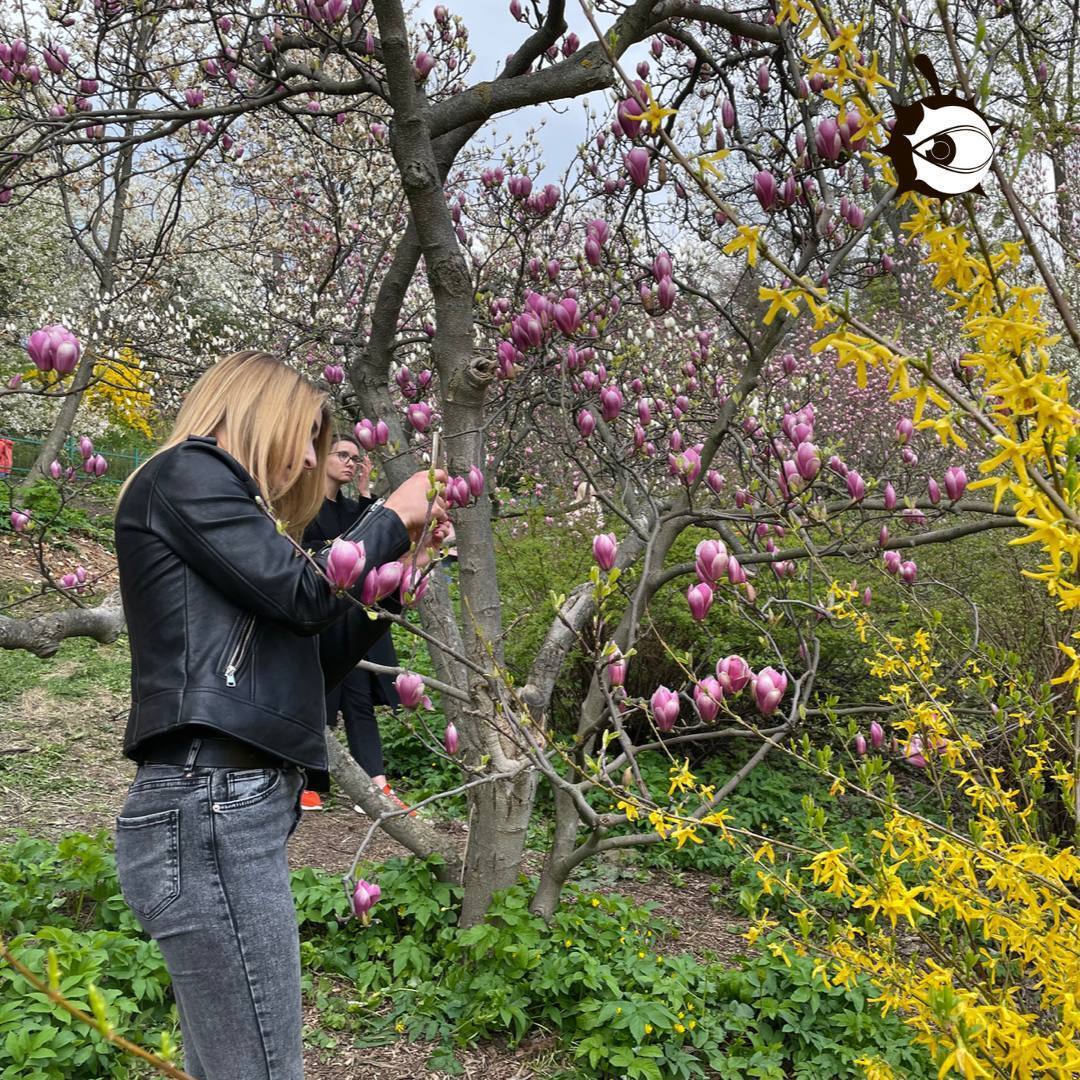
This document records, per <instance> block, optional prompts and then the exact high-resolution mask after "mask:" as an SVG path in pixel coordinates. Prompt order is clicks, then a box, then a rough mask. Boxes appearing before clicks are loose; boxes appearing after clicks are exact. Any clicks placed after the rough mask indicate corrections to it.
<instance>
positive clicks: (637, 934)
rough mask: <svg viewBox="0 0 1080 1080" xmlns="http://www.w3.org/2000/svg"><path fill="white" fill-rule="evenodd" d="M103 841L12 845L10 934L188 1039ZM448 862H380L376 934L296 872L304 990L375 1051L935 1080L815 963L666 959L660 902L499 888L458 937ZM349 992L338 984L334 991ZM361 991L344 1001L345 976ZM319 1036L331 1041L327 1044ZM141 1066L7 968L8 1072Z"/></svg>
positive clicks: (583, 1069)
mask: <svg viewBox="0 0 1080 1080" xmlns="http://www.w3.org/2000/svg"><path fill="white" fill-rule="evenodd" d="M110 846H111V845H110V840H109V837H108V835H107V834H106V833H104V832H102V833H99V834H98V835H97V836H95V837H89V836H84V835H78V834H77V835H73V836H69V837H65V838H64V839H63V840H62V841H61V842H60V843H59V844H56V845H51V844H48V843H46V842H44V841H40V840H31V839H27V838H25V837H24V838H20V839H19V840H17V841H15V842H14V843H13V844H11V845H8V846H7V847H5V848H2V849H0V885H2V886H3V888H2V890H0V897H2V899H0V923H2V924H3V925H4V926H5V927H7V928H10V929H11V930H13V931H15V937H14V938H13V939H12V940H11V941H10V943H9V944H10V945H11V946H12V948H13V951H15V953H16V955H18V956H19V957H20V959H22V960H23V962H25V963H26V964H27V965H28V966H30V967H31V968H33V969H35V970H37V971H39V972H40V971H42V970H43V969H44V968H45V966H46V962H47V951H48V949H50V948H52V949H54V950H55V951H56V954H57V958H58V960H59V964H60V970H61V986H62V988H63V990H64V993H65V994H66V995H67V996H68V997H69V998H70V999H71V1000H73V1001H75V1002H76V1003H79V1004H81V1005H83V1006H84V1007H85V1006H86V1005H87V1004H88V1002H87V998H88V986H89V984H90V983H91V982H93V983H94V984H95V985H97V986H98V987H99V988H100V990H101V993H102V996H103V998H104V1000H105V1002H106V1006H107V1008H108V1010H109V1014H110V1018H111V1020H112V1021H113V1022H114V1023H115V1024H116V1025H117V1027H118V1029H119V1030H120V1031H121V1032H122V1033H124V1034H125V1035H127V1036H129V1037H130V1036H131V1035H132V1034H133V1033H135V1032H142V1033H146V1032H148V1031H153V1030H160V1029H165V1030H166V1031H167V1032H168V1033H169V1035H170V1037H172V1036H173V1035H175V1034H176V1031H175V1028H176V1022H175V1013H174V1011H173V1009H172V1008H171V1006H170V1004H169V994H168V992H167V987H168V976H167V973H166V971H165V968H164V964H163V962H162V960H161V956H160V953H159V952H158V950H157V946H156V945H154V944H153V943H151V942H150V941H148V940H147V939H146V938H145V936H144V935H143V934H142V933H141V931H140V930H139V928H138V926H137V924H136V923H135V921H134V919H133V917H132V916H131V914H130V912H129V911H128V910H127V908H126V906H125V905H124V903H123V901H122V899H121V898H120V896H119V889H118V886H117V881H116V874H115V866H114V864H113V860H112V855H111V851H110ZM435 869H436V864H435V861H434V860H433V861H430V862H427V863H425V862H421V861H419V860H401V859H392V860H390V861H389V862H387V863H385V864H383V865H382V866H379V867H376V868H374V869H372V868H368V869H367V874H368V876H369V877H375V878H376V879H377V880H378V882H379V884H380V887H381V888H382V894H383V895H382V900H381V901H380V902H379V904H378V905H376V907H375V909H374V911H373V913H372V914H373V919H372V921H371V923H370V925H368V926H363V925H361V924H360V923H359V922H358V921H357V920H356V919H353V918H350V917H347V903H346V898H345V894H344V891H343V889H342V885H341V882H340V880H339V879H337V878H335V877H332V876H331V875H329V874H326V873H322V872H320V871H316V870H310V869H308V870H301V871H298V872H296V873H294V874H293V892H294V897H295V900H296V908H297V919H298V922H299V926H300V935H301V957H302V962H303V965H304V985H305V990H306V991H307V992H308V993H309V994H313V995H314V997H315V1000H316V1002H317V1003H320V1008H323V1009H325V1012H324V1016H325V1019H326V1026H327V1027H329V1028H330V1029H341V1028H344V1029H347V1030H349V1032H350V1033H351V1034H353V1035H354V1036H355V1037H356V1038H357V1041H359V1042H362V1043H372V1042H386V1041H389V1040H391V1039H393V1038H395V1037H398V1036H399V1035H402V1034H404V1035H407V1036H409V1037H411V1038H417V1039H427V1040H435V1041H437V1043H438V1044H439V1049H438V1050H437V1051H436V1052H435V1054H434V1055H433V1057H432V1061H431V1065H432V1067H433V1068H434V1067H438V1068H441V1069H448V1070H450V1071H460V1068H461V1067H460V1065H459V1064H458V1063H457V1061H456V1058H455V1055H454V1049H455V1047H460V1046H464V1045H467V1044H469V1043H471V1042H474V1041H476V1040H481V1039H489V1038H493V1037H507V1038H508V1039H509V1041H510V1042H511V1043H512V1044H516V1043H517V1042H519V1041H520V1040H521V1039H522V1038H524V1036H525V1035H527V1034H528V1033H530V1032H534V1031H550V1032H555V1033H556V1034H557V1035H558V1037H559V1040H560V1042H561V1044H562V1046H563V1047H564V1049H565V1051H566V1052H567V1053H568V1054H572V1055H573V1057H574V1058H575V1060H576V1061H577V1068H576V1075H577V1076H579V1077H583V1078H590V1077H593V1078H598V1080H599V1078H615V1077H619V1078H622V1077H627V1078H632V1080H667V1078H669V1077H674V1078H692V1077H705V1076H719V1077H731V1078H735V1077H759V1078H763V1080H780V1078H784V1077H806V1078H807V1080H809V1078H814V1080H817V1078H820V1077H824V1076H829V1077H852V1078H854V1077H856V1076H860V1075H861V1071H860V1070H859V1069H858V1068H857V1066H856V1065H855V1061H856V1060H857V1059H858V1058H860V1057H862V1056H865V1055H867V1054H869V1053H872V1054H873V1055H875V1056H878V1057H881V1058H883V1059H884V1060H886V1061H888V1062H889V1063H891V1064H892V1065H893V1066H894V1067H896V1068H897V1069H901V1070H903V1073H904V1075H906V1076H907V1077H909V1078H910V1080H917V1078H920V1077H924V1076H927V1077H929V1076H931V1075H933V1074H932V1071H931V1067H930V1065H929V1063H928V1060H927V1059H926V1057H925V1054H924V1053H923V1052H922V1051H921V1050H918V1049H915V1048H912V1047H911V1046H910V1045H909V1043H908V1038H907V1033H906V1029H905V1027H904V1024H903V1022H902V1021H901V1020H900V1019H898V1018H897V1017H895V1016H888V1017H885V1018H882V1017H881V1015H880V1013H879V1011H878V1009H877V1008H876V1007H875V1006H873V1005H872V1004H870V1002H869V998H870V996H872V995H871V988H870V987H869V986H868V985H867V984H865V983H860V984H859V985H857V986H856V987H855V988H853V989H850V990H845V989H843V988H839V987H825V986H824V985H823V984H822V983H821V982H820V981H819V980H817V979H816V978H815V977H814V975H813V973H812V967H813V965H812V961H811V960H809V959H806V958H799V957H787V958H786V960H785V959H784V958H778V957H774V956H773V955H772V954H771V953H770V952H768V951H761V952H758V953H755V954H754V955H753V956H752V957H750V958H749V959H745V960H742V961H740V962H739V963H738V964H737V966H735V967H734V968H732V967H730V966H725V965H724V964H722V963H720V962H717V961H715V960H711V959H706V960H704V961H698V960H696V959H695V958H694V957H692V956H690V955H687V954H678V953H674V954H673V953H671V952H670V951H669V950H667V949H666V948H665V949H663V950H662V949H661V947H660V943H661V941H666V940H667V939H666V937H665V935H668V934H669V933H670V929H671V928H670V927H669V926H668V925H667V924H666V922H665V921H664V920H663V919H661V918H660V917H659V916H658V915H657V913H656V912H655V911H654V910H652V909H650V908H649V907H648V906H646V907H641V906H638V905H635V904H634V903H632V902H631V901H629V900H627V899H626V898H624V897H621V896H614V895H599V894H593V893H589V892H587V891H585V890H582V889H580V888H578V887H576V886H571V887H570V888H569V889H568V890H567V896H566V903H565V904H564V905H563V906H562V907H561V908H560V909H559V911H558V912H557V913H556V915H555V917H554V919H553V920H552V922H551V924H550V925H546V924H545V923H544V922H543V921H541V920H540V919H538V918H536V917H535V916H533V915H531V914H530V913H529V911H528V907H527V905H528V898H529V896H530V895H531V885H530V884H529V883H526V882H522V883H521V884H519V885H516V886H514V887H513V888H511V889H508V890H505V891H504V892H502V893H500V894H498V895H497V896H496V898H495V902H494V904H493V905H492V908H491V912H490V915H489V918H488V920H487V921H486V922H484V923H483V924H481V925H479V926H474V927H470V928H469V929H465V930H462V929H459V928H458V927H457V926H456V920H457V912H458V904H459V901H460V890H459V889H458V888H457V887H455V886H451V885H447V884H444V883H442V882H440V881H438V880H437V878H436V876H435ZM331 979H333V980H336V982H334V983H333V984H332V983H331V982H330V980H331ZM343 980H345V981H347V984H349V985H351V988H352V991H353V992H352V993H350V992H349V991H348V990H346V991H344V992H342V989H341V985H342V981H343ZM320 1038H323V1039H324V1040H325V1039H326V1036H325V1035H321V1036H320ZM136 1071H137V1069H136V1067H135V1066H133V1065H132V1064H131V1063H130V1062H128V1061H126V1060H124V1059H123V1058H122V1057H121V1056H120V1055H119V1054H118V1053H117V1052H116V1051H114V1050H112V1049H111V1048H109V1047H108V1046H107V1044H105V1042H104V1040H102V1039H101V1038H100V1037H99V1036H97V1035H96V1034H94V1033H93V1032H91V1031H89V1030H87V1029H85V1028H83V1027H82V1026H81V1025H79V1024H78V1023H77V1022H75V1021H74V1020H72V1019H71V1018H70V1017H69V1016H68V1015H67V1014H66V1013H63V1012H62V1011H61V1010H60V1009H58V1008H57V1007H56V1006H54V1005H53V1004H52V1003H51V1002H49V1001H48V1000H47V999H46V998H44V996H43V995H40V994H36V993H35V992H32V991H30V990H29V988H28V987H27V986H26V984H25V983H24V982H23V980H22V979H21V977H19V976H17V975H15V974H14V973H13V972H11V971H7V970H0V1077H2V1078H3V1080H14V1078H15V1077H19V1078H20V1080H61V1078H62V1080H90V1078H101V1077H118V1078H119V1077H131V1076H133V1075H135V1074H136Z"/></svg>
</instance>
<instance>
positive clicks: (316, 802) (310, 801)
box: [300, 788, 323, 810]
mask: <svg viewBox="0 0 1080 1080" xmlns="http://www.w3.org/2000/svg"><path fill="white" fill-rule="evenodd" d="M300 806H301V808H302V809H304V810H321V809H322V808H323V804H322V799H321V798H320V797H319V793H318V792H317V791H310V790H309V789H307V788H304V790H303V792H301V794H300Z"/></svg>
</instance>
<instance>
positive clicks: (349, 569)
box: [326, 537, 367, 592]
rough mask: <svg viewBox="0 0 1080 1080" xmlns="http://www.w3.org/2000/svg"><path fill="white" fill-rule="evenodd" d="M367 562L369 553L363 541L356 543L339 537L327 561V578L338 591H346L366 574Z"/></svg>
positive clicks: (332, 546)
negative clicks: (365, 566)
mask: <svg viewBox="0 0 1080 1080" xmlns="http://www.w3.org/2000/svg"><path fill="white" fill-rule="evenodd" d="M366 561H367V553H366V552H365V550H364V542H363V541H362V540H361V541H360V542H359V543H356V542H354V541H352V540H342V539H341V538H340V537H339V538H338V539H337V540H335V541H334V543H333V544H332V545H331V548H330V554H329V556H328V557H327V560H326V576H327V577H328V578H329V579H330V584H331V585H332V586H333V587H334V588H335V589H336V590H338V591H339V592H341V591H344V590H345V589H349V588H351V587H352V586H353V585H354V584H355V583H356V579H357V578H358V577H360V575H361V574H362V573H363V572H364V564H365V562H366Z"/></svg>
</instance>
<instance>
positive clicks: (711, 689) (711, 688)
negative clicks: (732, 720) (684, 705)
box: [694, 675, 724, 724]
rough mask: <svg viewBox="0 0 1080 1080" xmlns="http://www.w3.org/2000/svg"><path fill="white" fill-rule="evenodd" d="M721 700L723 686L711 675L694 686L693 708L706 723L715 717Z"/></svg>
mask: <svg viewBox="0 0 1080 1080" xmlns="http://www.w3.org/2000/svg"><path fill="white" fill-rule="evenodd" d="M723 700H724V688H723V687H722V686H721V685H720V683H719V682H717V680H716V679H714V678H713V677H712V676H711V675H710V676H708V677H707V678H704V679H702V680H701V682H699V683H698V684H697V685H696V686H695V687H694V708H695V709H697V713H698V716H700V717H701V719H702V720H704V721H705V723H706V724H711V723H712V722H713V721H714V720H715V719H716V714H717V713H718V712H719V711H720V703H721V702H722V701H723Z"/></svg>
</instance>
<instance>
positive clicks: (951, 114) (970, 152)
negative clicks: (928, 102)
mask: <svg viewBox="0 0 1080 1080" xmlns="http://www.w3.org/2000/svg"><path fill="white" fill-rule="evenodd" d="M907 139H908V141H909V142H910V143H911V152H912V155H913V162H912V163H913V165H914V166H915V175H916V176H917V178H918V179H919V180H922V181H923V183H925V184H927V185H928V186H930V187H931V188H933V189H935V190H936V191H940V192H942V193H943V194H949V195H959V194H962V193H963V192H965V191H971V190H972V189H973V188H974V187H976V186H977V185H978V184H979V183H980V181H981V180H982V179H983V177H984V176H986V174H987V172H988V171H989V170H990V164H991V162H992V161H993V159H994V139H993V135H992V134H991V132H990V128H989V127H988V126H987V124H986V121H985V120H983V118H982V117H981V116H980V115H979V114H978V113H977V112H975V111H974V110H973V109H968V108H965V107H964V106H962V105H947V106H945V107H944V108H941V109H932V108H927V107H925V106H924V112H923V118H922V121H921V122H920V124H919V126H918V128H916V130H915V131H914V132H913V133H912V134H910V135H908V136H907Z"/></svg>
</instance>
